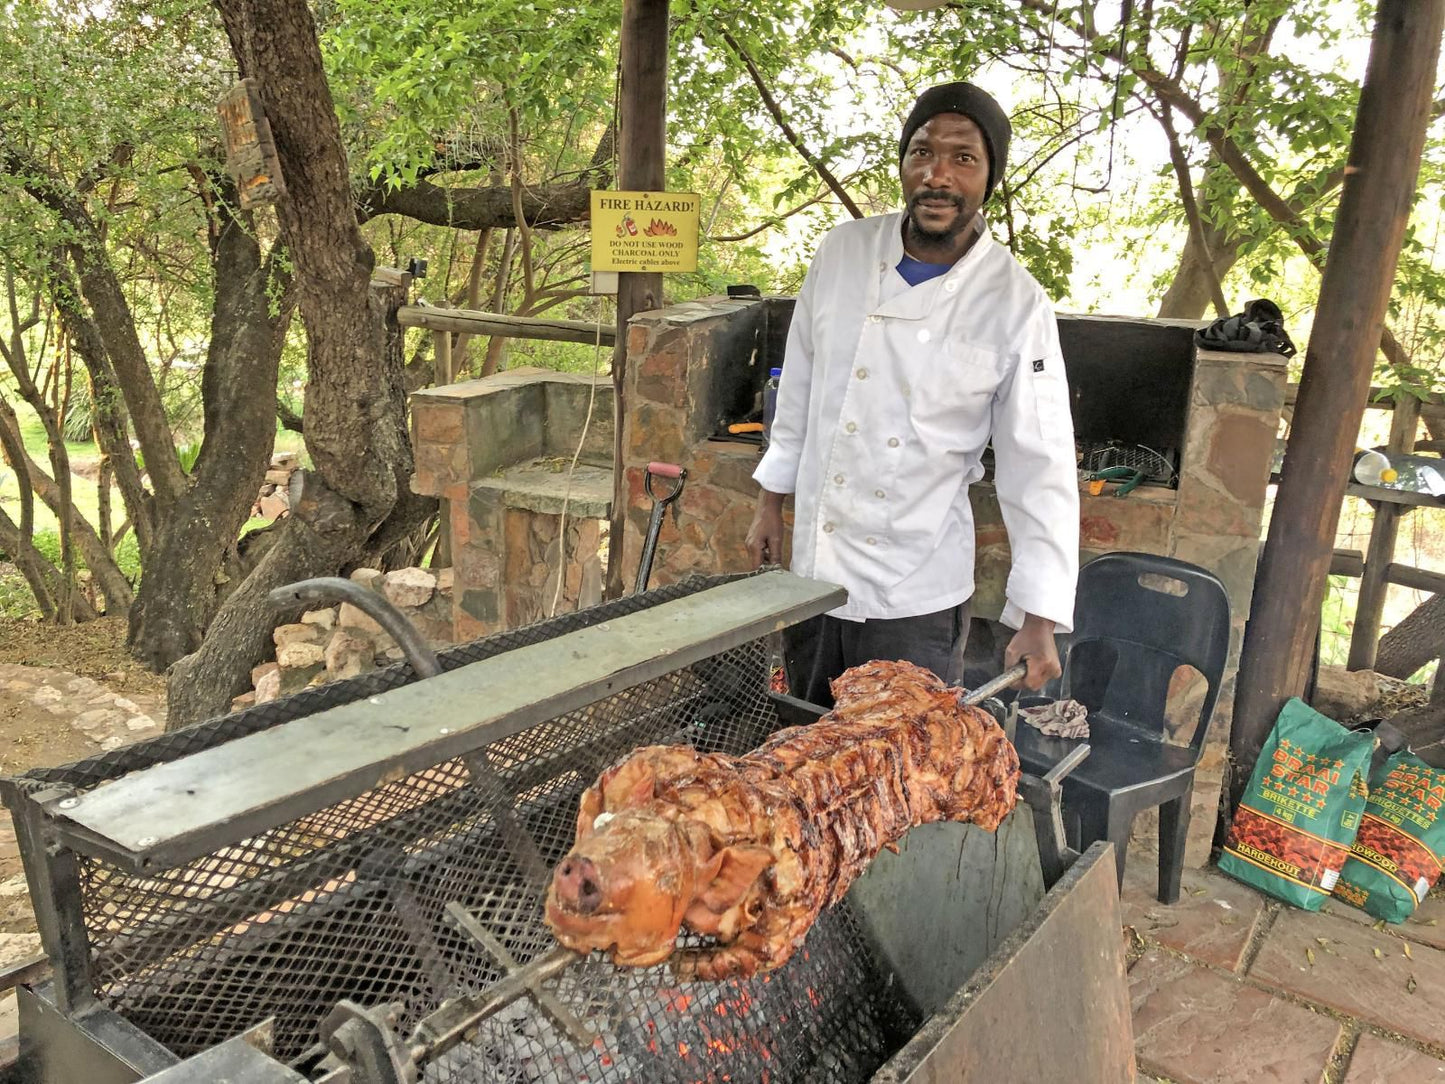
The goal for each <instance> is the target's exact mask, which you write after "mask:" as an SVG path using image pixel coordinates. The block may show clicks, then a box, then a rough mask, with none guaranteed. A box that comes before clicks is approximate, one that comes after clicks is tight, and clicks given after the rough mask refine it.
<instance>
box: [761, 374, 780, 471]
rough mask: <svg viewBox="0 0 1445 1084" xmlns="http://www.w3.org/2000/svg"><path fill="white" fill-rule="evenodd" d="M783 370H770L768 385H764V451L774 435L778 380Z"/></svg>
mask: <svg viewBox="0 0 1445 1084" xmlns="http://www.w3.org/2000/svg"><path fill="white" fill-rule="evenodd" d="M782 375H783V370H781V369H769V370H768V379H767V383H765V384H764V385H763V449H764V450H765V451H766V450H767V447H768V443H769V441H770V440H771V439H772V435H773V415H774V414H775V413H776V412H777V409H778V380H779V379H780V378H781V377H782Z"/></svg>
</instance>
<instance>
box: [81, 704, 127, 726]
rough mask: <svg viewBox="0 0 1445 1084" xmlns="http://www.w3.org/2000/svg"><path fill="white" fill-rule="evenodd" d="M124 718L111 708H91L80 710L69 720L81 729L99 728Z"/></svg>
mask: <svg viewBox="0 0 1445 1084" xmlns="http://www.w3.org/2000/svg"><path fill="white" fill-rule="evenodd" d="M124 718H125V716H124V715H122V714H121V713H120V712H118V711H116V710H114V709H113V708H92V709H91V710H90V711H82V712H81V713H80V714H79V715H77V716H76V717H75V718H74V719H72V720H71V722H73V723H74V724H75V725H76V726H77V727H78V728H80V729H81V730H99V729H100V728H101V727H103V726H109V725H110V724H111V723H118V722H120V721H121V720H122V719H124Z"/></svg>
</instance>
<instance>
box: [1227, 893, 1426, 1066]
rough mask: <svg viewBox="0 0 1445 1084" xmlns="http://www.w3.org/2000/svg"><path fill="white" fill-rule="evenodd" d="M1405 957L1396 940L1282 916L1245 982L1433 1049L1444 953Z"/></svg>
mask: <svg viewBox="0 0 1445 1084" xmlns="http://www.w3.org/2000/svg"><path fill="white" fill-rule="evenodd" d="M1319 938H1324V939H1325V941H1324V943H1321V942H1320V941H1319V940H1318V939H1319ZM1307 949H1308V950H1309V952H1311V953H1313V954H1314V962H1313V963H1310V962H1309V958H1308V956H1307V955H1306V950H1307ZM1376 950H1379V953H1380V955H1379V956H1378V957H1377V956H1376V955H1375V951H1376ZM1410 953H1411V955H1410V956H1409V957H1407V956H1406V955H1405V942H1404V941H1402V940H1401V939H1400V938H1398V937H1392V936H1391V935H1390V934H1387V933H1381V932H1379V931H1377V930H1374V929H1371V928H1370V927H1369V926H1365V925H1362V924H1361V923H1358V922H1351V921H1350V920H1349V919H1345V918H1338V917H1335V916H1333V915H1319V914H1309V913H1307V912H1304V911H1295V910H1288V911H1282V912H1281V913H1280V916H1279V918H1278V919H1277V920H1276V922H1275V924H1274V928H1273V929H1271V930H1270V931H1269V935H1268V936H1267V937H1266V938H1265V939H1264V944H1263V945H1262V946H1261V947H1260V950H1259V955H1258V956H1257V957H1256V958H1255V961H1254V964H1253V966H1251V967H1250V969H1249V977H1250V978H1252V979H1256V980H1258V981H1260V982H1266V983H1269V984H1271V985H1274V986H1278V987H1280V988H1281V989H1284V990H1288V991H1290V992H1291V993H1294V994H1297V995H1299V996H1300V997H1303V998H1305V999H1307V1000H1309V1001H1312V1002H1314V1003H1316V1004H1318V1005H1325V1006H1328V1007H1329V1008H1332V1009H1337V1010H1339V1011H1340V1012H1343V1013H1347V1014H1348V1015H1350V1016H1355V1017H1358V1018H1359V1019H1361V1020H1364V1021H1367V1022H1368V1023H1371V1024H1374V1025H1376V1026H1377V1027H1381V1028H1384V1029H1385V1030H1387V1031H1397V1032H1399V1033H1400V1034H1402V1035H1407V1036H1409V1037H1410V1038H1412V1039H1416V1040H1418V1041H1420V1042H1438V1041H1439V1038H1440V1020H1441V1019H1442V1017H1445V952H1442V951H1440V950H1439V949H1435V948H1430V947H1429V946H1428V945H1414V946H1411V948H1410ZM1412 979H1413V980H1414V989H1413V991H1412V990H1411V989H1410V988H1409V987H1410V983H1411V980H1412Z"/></svg>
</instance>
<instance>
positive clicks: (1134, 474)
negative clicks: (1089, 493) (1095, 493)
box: [1088, 467, 1144, 497]
mask: <svg viewBox="0 0 1445 1084" xmlns="http://www.w3.org/2000/svg"><path fill="white" fill-rule="evenodd" d="M1088 480H1089V481H1090V482H1123V485H1121V486H1120V487H1119V488H1118V489H1116V490H1114V496H1116V497H1125V496H1128V495H1129V494H1130V493H1132V492H1134V490H1135V489H1136V488H1137V487H1138V485H1139V483H1140V482H1142V481H1143V480H1144V472H1143V471H1142V470H1140V469H1139V468H1138V467H1105V468H1104V469H1103V470H1096V471H1094V472H1093V473H1091V474H1090V475H1089V477H1088Z"/></svg>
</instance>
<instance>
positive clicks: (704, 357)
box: [622, 298, 791, 586]
mask: <svg viewBox="0 0 1445 1084" xmlns="http://www.w3.org/2000/svg"><path fill="white" fill-rule="evenodd" d="M790 312H791V303H790V302H787V301H786V300H785V299H774V298H768V299H764V300H734V299H728V298H721V299H711V300H706V301H697V302H690V303H688V304H684V305H673V306H671V307H670V308H667V309H663V310H661V311H659V312H649V313H642V314H641V315H638V316H635V317H633V319H632V324H631V326H630V327H629V328H628V336H627V357H628V369H627V386H626V393H625V398H626V403H627V412H626V417H625V418H623V420H622V427H623V428H622V439H623V451H624V455H625V457H626V459H625V471H626V476H627V531H626V535H625V536H624V548H623V568H624V569H626V570H627V576H628V579H629V582H630V578H631V576H632V575H633V573H634V572H635V570H636V568H637V566H638V562H639V560H640V559H641V556H642V544H643V540H644V538H645V536H646V532H647V526H648V521H649V520H650V519H651V516H652V501H651V499H650V498H649V497H648V496H647V494H646V492H645V490H644V488H643V484H644V480H645V474H646V467H647V464H648V463H649V462H651V461H654V460H660V461H663V462H667V463H675V464H677V465H678V466H680V467H683V468H685V469H686V470H687V472H688V474H687V482H686V487H685V489H684V490H683V495H682V497H681V499H680V500H678V502H677V503H676V504H674V505H673V506H672V510H671V511H670V512H669V514H668V515H667V516H666V518H664V520H663V523H662V531H661V533H660V534H659V536H658V544H657V554H656V557H655V559H654V562H653V570H652V581H651V582H652V583H653V585H655V586H656V585H662V584H666V583H672V582H675V581H676V580H678V579H680V578H681V577H683V576H685V575H687V574H688V573H689V572H694V571H698V572H708V573H715V572H739V571H744V570H746V569H747V568H748V564H749V562H748V555H747V544H746V536H747V530H748V525H749V524H750V523H751V522H752V515H753V508H754V505H755V503H756V500H757V492H758V487H757V484H756V483H755V482H754V481H753V480H752V473H753V470H754V469H755V468H756V467H757V464H758V459H759V457H760V454H761V452H760V449H759V447H758V445H756V444H750V443H746V442H742V441H733V440H725V439H723V440H719V439H711V438H714V437H715V436H717V435H718V433H719V432H720V431H724V430H725V428H726V423H728V422H731V421H736V420H738V416H739V414H738V413H735V412H742V411H743V410H744V409H745V408H744V407H743V406H742V403H743V402H746V401H748V400H749V399H750V398H751V394H752V390H753V389H757V390H758V391H761V388H762V385H763V381H764V379H765V378H766V376H767V370H768V368H769V367H770V365H771V364H778V363H777V362H774V361H772V360H771V355H772V353H773V352H774V351H775V350H776V342H777V339H778V337H779V336H778V332H777V328H776V326H775V325H776V323H777V322H778V321H782V322H783V326H784V328H785V327H786V317H787V315H788V314H790ZM725 377H726V378H725ZM738 388H742V389H744V394H742V395H741V396H739V395H738V394H737V389H738ZM788 516H789V521H790V522H791V511H789V513H788Z"/></svg>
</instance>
